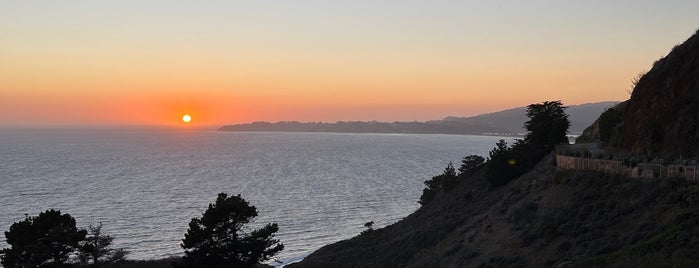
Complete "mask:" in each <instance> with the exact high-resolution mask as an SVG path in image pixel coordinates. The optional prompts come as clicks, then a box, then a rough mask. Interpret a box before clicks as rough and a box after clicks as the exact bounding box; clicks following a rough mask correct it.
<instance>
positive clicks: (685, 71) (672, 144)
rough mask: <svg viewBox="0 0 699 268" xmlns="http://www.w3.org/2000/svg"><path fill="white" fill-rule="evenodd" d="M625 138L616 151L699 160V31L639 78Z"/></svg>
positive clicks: (623, 132) (623, 130)
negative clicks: (619, 149) (622, 150)
mask: <svg viewBox="0 0 699 268" xmlns="http://www.w3.org/2000/svg"><path fill="white" fill-rule="evenodd" d="M621 136H623V139H620V140H618V141H616V142H615V143H614V144H613V145H614V146H616V147H620V148H622V149H625V150H627V151H629V152H631V153H635V154H661V155H664V156H668V157H678V156H682V157H683V158H687V157H697V156H699V31H698V32H697V33H695V34H694V36H692V37H690V38H689V39H688V40H687V41H685V42H684V43H682V44H681V45H678V46H676V47H675V48H674V49H672V51H671V52H670V53H669V54H668V55H667V56H665V57H663V58H662V59H660V60H658V61H657V62H655V64H654V65H653V68H652V69H651V70H650V71H648V73H646V74H645V75H644V76H643V77H641V78H640V80H639V81H638V83H637V84H636V87H635V88H634V90H633V93H632V94H631V98H630V99H629V101H628V105H627V107H626V109H625V111H624V120H623V124H622V126H621Z"/></svg>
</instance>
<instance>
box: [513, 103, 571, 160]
mask: <svg viewBox="0 0 699 268" xmlns="http://www.w3.org/2000/svg"><path fill="white" fill-rule="evenodd" d="M566 108H568V107H565V106H563V103H561V101H545V102H543V103H535V104H530V105H529V106H527V117H529V121H527V122H525V123H524V127H525V128H526V129H527V131H528V132H529V133H527V136H526V137H525V138H524V141H525V142H526V143H527V144H528V145H530V146H532V147H533V148H536V149H537V150H541V153H542V154H545V153H548V152H550V151H552V150H553V149H554V147H555V146H556V145H558V144H561V143H567V142H568V137H566V134H567V133H568V128H569V127H570V121H568V115H567V114H566V113H565V109H566Z"/></svg>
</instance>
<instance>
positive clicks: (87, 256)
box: [79, 223, 128, 267]
mask: <svg viewBox="0 0 699 268" xmlns="http://www.w3.org/2000/svg"><path fill="white" fill-rule="evenodd" d="M87 229H88V235H87V236H86V237H85V240H84V241H83V242H82V243H81V244H80V253H79V257H80V262H81V263H83V264H92V266H95V267H99V266H100V265H104V264H107V263H115V262H119V261H123V260H124V258H125V257H126V254H128V252H127V251H126V250H123V249H113V248H111V245H112V241H113V240H114V238H113V237H111V236H109V235H104V234H102V223H100V224H99V225H97V226H92V225H90V226H89V227H88V228H87Z"/></svg>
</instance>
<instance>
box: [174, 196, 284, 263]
mask: <svg viewBox="0 0 699 268" xmlns="http://www.w3.org/2000/svg"><path fill="white" fill-rule="evenodd" d="M256 216H257V209H256V208H255V207H254V206H250V205H249V204H248V202H247V201H245V200H244V199H243V198H242V197H240V195H237V196H231V197H228V195H226V194H225V193H220V194H218V198H216V202H215V203H214V204H209V208H208V209H207V210H206V211H205V212H204V214H203V215H202V217H201V219H198V218H193V219H192V221H191V222H190V223H189V230H187V233H186V234H185V236H184V239H183V240H182V244H181V246H182V248H183V249H184V250H185V256H184V257H183V258H182V263H181V264H180V266H182V267H253V266H254V265H255V264H257V263H259V262H262V261H265V260H268V259H269V258H270V257H272V256H274V255H275V254H277V253H279V252H280V251H281V250H282V249H284V245H282V244H280V243H279V240H276V239H273V236H274V233H276V232H277V230H279V227H278V226H277V224H276V223H271V224H267V225H265V226H264V227H262V228H260V229H257V230H252V231H250V232H246V231H245V228H244V227H245V225H246V224H248V223H250V220H251V219H252V218H254V217H256Z"/></svg>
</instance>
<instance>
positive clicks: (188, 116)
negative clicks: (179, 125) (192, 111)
mask: <svg viewBox="0 0 699 268" xmlns="http://www.w3.org/2000/svg"><path fill="white" fill-rule="evenodd" d="M191 121H192V117H191V116H190V115H188V114H185V115H183V116H182V122H185V123H189V122H191Z"/></svg>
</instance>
